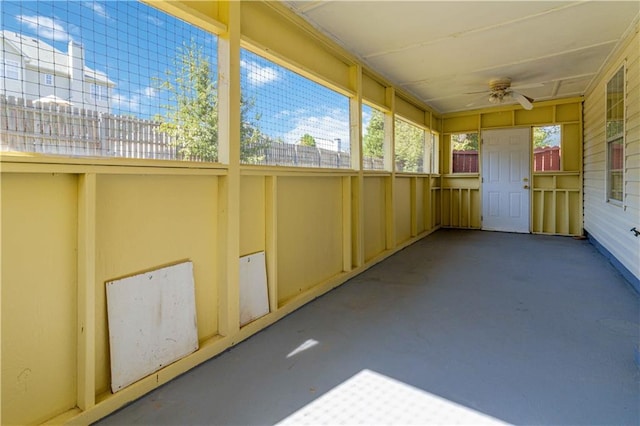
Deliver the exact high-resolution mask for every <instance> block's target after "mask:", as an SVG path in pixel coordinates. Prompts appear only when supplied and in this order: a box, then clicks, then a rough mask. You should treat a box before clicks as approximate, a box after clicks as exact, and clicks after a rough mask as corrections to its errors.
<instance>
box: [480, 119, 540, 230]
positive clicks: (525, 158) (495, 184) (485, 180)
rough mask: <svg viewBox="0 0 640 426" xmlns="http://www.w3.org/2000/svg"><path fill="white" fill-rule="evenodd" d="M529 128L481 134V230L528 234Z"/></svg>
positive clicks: (490, 131) (489, 131)
mask: <svg viewBox="0 0 640 426" xmlns="http://www.w3.org/2000/svg"><path fill="white" fill-rule="evenodd" d="M530 134H531V130H530V129H529V128H518V129H502V130H485V131H483V132H482V229H486V230H490V231H506V232H529V187H530V184H531V182H530V176H529V164H530V155H529V149H530V148H529V146H530V142H529V138H530Z"/></svg>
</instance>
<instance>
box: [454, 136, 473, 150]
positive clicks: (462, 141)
mask: <svg viewBox="0 0 640 426" xmlns="http://www.w3.org/2000/svg"><path fill="white" fill-rule="evenodd" d="M451 146H452V148H453V150H454V151H477V150H478V133H456V134H453V135H451Z"/></svg>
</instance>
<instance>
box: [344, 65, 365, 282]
mask: <svg viewBox="0 0 640 426" xmlns="http://www.w3.org/2000/svg"><path fill="white" fill-rule="evenodd" d="M349 71H350V80H351V89H352V90H353V91H354V92H355V96H352V97H351V98H350V100H349V112H350V114H349V115H350V116H349V122H350V137H351V168H353V169H356V170H357V171H358V176H357V177H356V178H354V179H350V181H351V184H350V194H348V195H349V197H348V198H345V202H349V203H351V212H350V213H351V217H350V218H351V221H350V229H346V228H345V229H344V234H345V236H346V235H347V233H348V234H349V235H350V241H349V244H350V250H351V253H350V259H349V262H350V265H352V266H355V267H359V266H362V265H363V264H364V197H363V187H364V171H363V168H362V164H363V163H362V161H363V154H362V66H361V65H353V66H352V67H351V68H350V70H349ZM346 243H347V242H346V241H345V247H346ZM345 262H346V258H345ZM348 270H350V269H345V271H348Z"/></svg>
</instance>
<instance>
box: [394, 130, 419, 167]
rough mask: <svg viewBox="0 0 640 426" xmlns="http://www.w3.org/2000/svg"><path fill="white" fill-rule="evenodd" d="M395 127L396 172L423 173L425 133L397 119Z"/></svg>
mask: <svg viewBox="0 0 640 426" xmlns="http://www.w3.org/2000/svg"><path fill="white" fill-rule="evenodd" d="M395 127H396V129H395V161H396V171H398V172H413V173H423V172H424V169H425V167H424V157H425V156H424V146H425V143H424V142H425V141H424V135H425V131H424V130H423V129H421V128H420V127H418V126H415V125H413V124H410V123H408V122H406V121H404V120H400V119H398V118H396V121H395Z"/></svg>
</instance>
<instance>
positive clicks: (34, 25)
mask: <svg viewBox="0 0 640 426" xmlns="http://www.w3.org/2000/svg"><path fill="white" fill-rule="evenodd" d="M16 20H17V21H18V22H20V23H21V24H25V25H26V26H27V27H29V28H31V29H32V30H33V31H35V32H36V34H38V36H40V37H42V38H46V39H49V40H53V41H69V40H71V35H69V33H68V32H67V30H66V29H65V27H64V25H63V24H62V23H61V22H60V21H58V20H56V19H51V18H49V17H47V16H41V15H35V16H27V15H18V16H16Z"/></svg>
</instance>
